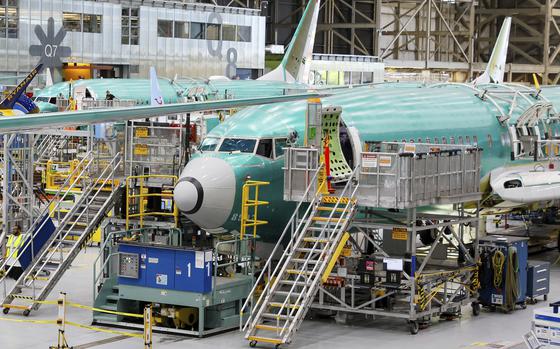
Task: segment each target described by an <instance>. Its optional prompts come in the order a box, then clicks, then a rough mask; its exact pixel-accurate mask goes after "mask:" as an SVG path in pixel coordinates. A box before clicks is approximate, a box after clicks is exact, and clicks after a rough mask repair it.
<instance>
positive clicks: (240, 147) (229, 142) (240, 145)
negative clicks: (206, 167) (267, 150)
mask: <svg viewBox="0 0 560 349" xmlns="http://www.w3.org/2000/svg"><path fill="white" fill-rule="evenodd" d="M256 144H257V140H256V139H236V138H226V139H224V141H223V142H222V145H221V146H220V151H223V152H228V153H231V152H241V153H252V152H253V151H254V150H255V145H256Z"/></svg>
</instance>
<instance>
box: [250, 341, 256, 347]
mask: <svg viewBox="0 0 560 349" xmlns="http://www.w3.org/2000/svg"><path fill="white" fill-rule="evenodd" d="M249 346H250V347H251V348H254V347H256V346H257V341H250V342H249Z"/></svg>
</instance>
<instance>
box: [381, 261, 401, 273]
mask: <svg viewBox="0 0 560 349" xmlns="http://www.w3.org/2000/svg"><path fill="white" fill-rule="evenodd" d="M383 263H384V264H385V265H386V266H387V270H391V271H402V270H403V260H402V259H399V258H383Z"/></svg>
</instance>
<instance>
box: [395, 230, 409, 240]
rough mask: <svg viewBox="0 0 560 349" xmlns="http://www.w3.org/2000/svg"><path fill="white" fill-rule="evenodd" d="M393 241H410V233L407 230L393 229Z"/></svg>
mask: <svg viewBox="0 0 560 349" xmlns="http://www.w3.org/2000/svg"><path fill="white" fill-rule="evenodd" d="M391 237H392V238H393V240H405V241H406V240H407V239H408V231H407V230H406V228H393V232H392V234H391Z"/></svg>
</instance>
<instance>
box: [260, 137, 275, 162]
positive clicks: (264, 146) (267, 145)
mask: <svg viewBox="0 0 560 349" xmlns="http://www.w3.org/2000/svg"><path fill="white" fill-rule="evenodd" d="M257 155H260V156H264V157H265V158H270V159H272V139H261V140H260V141H259V146H258V147H257Z"/></svg>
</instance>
